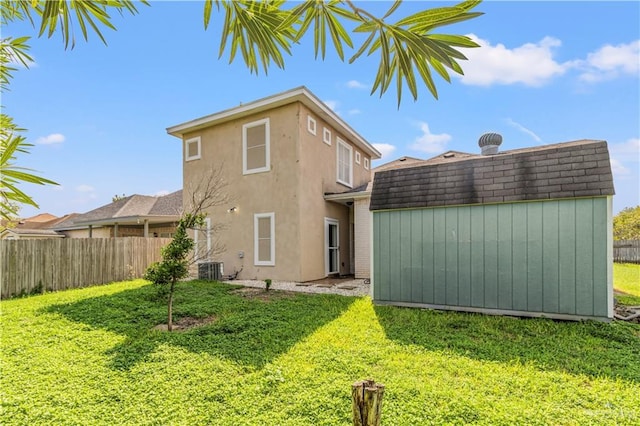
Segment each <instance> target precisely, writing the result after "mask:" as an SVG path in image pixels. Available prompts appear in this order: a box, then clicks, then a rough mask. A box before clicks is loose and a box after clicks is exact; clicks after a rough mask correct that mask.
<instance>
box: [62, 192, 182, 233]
mask: <svg viewBox="0 0 640 426" xmlns="http://www.w3.org/2000/svg"><path fill="white" fill-rule="evenodd" d="M181 214H182V190H179V191H176V192H173V193H171V194H168V195H165V196H162V197H152V196H149V195H138V194H135V195H130V196H128V197H124V198H121V199H119V200H116V201H114V202H112V203H109V204H106V205H104V206H102V207H98V208H97V209H94V210H91V211H89V212H87V213H83V214H79V215H77V216H75V217H73V218H70V219H68V220H65V221H64V222H62V223H59V224H57V225H56V226H54V227H53V229H56V230H67V229H78V228H86V227H87V226H89V225H111V224H115V223H118V224H140V220H147V221H148V222H149V223H162V222H171V221H178V220H179V219H180V215H181Z"/></svg>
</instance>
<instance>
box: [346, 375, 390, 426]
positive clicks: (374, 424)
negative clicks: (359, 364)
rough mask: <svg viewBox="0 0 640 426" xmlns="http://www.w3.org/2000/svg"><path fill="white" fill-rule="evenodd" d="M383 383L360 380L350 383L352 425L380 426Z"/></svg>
mask: <svg viewBox="0 0 640 426" xmlns="http://www.w3.org/2000/svg"><path fill="white" fill-rule="evenodd" d="M383 395H384V385H383V384H382V383H375V382H374V381H373V380H362V381H359V382H355V383H354V384H353V385H351V401H352V411H353V426H380V418H381V417H382V396H383Z"/></svg>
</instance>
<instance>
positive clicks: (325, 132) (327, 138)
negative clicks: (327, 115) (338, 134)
mask: <svg viewBox="0 0 640 426" xmlns="http://www.w3.org/2000/svg"><path fill="white" fill-rule="evenodd" d="M322 142H324V143H326V144H327V145H331V130H329V129H327V128H326V127H323V128H322Z"/></svg>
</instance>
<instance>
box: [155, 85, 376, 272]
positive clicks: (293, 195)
mask: <svg viewBox="0 0 640 426" xmlns="http://www.w3.org/2000/svg"><path fill="white" fill-rule="evenodd" d="M167 132H168V133H169V134H171V135H173V136H176V137H178V138H180V139H181V140H182V145H183V190H184V200H185V205H186V202H187V201H188V200H190V199H191V195H192V194H190V193H189V190H190V188H194V187H195V186H196V185H194V183H196V182H198V181H199V180H201V179H203V178H204V177H205V176H207V173H208V171H209V170H211V168H219V167H222V168H223V170H224V175H225V178H226V180H227V182H228V186H227V187H226V191H227V192H228V193H229V195H230V196H231V197H232V199H233V201H232V203H230V205H228V206H226V205H225V206H219V207H215V208H212V209H210V210H209V211H207V212H206V213H207V216H208V218H209V219H208V223H209V224H210V223H211V222H213V223H221V224H223V225H224V229H223V230H222V231H219V233H218V235H216V236H215V237H216V238H217V239H218V241H219V243H220V244H221V245H224V247H225V251H224V253H223V254H222V255H220V256H217V258H215V259H203V260H214V261H220V262H222V263H223V265H224V270H225V273H231V272H234V271H238V270H240V269H241V270H242V272H241V274H240V275H239V278H244V279H267V278H271V279H274V280H290V281H300V282H304V281H311V280H316V279H321V278H324V277H326V276H331V275H335V274H340V275H347V274H354V273H355V275H356V277H358V275H362V274H365V275H364V276H363V278H366V277H368V271H369V259H370V255H369V252H370V249H369V240H370V222H369V220H370V213H369V211H368V202H367V203H363V204H362V205H360V204H359V203H357V200H358V193H359V192H360V191H361V190H362V189H364V188H365V187H366V186H367V184H368V183H369V182H370V181H371V179H372V172H371V161H372V160H375V159H378V158H380V156H381V155H380V153H379V152H378V151H377V150H376V149H375V148H374V147H373V146H372V145H371V144H370V143H369V142H367V141H366V140H365V139H364V138H363V137H362V136H360V135H359V134H358V133H357V132H356V131H355V130H353V129H352V128H351V127H350V126H349V125H348V124H347V123H345V122H344V121H343V120H342V119H341V118H340V117H339V116H338V115H337V114H336V113H334V112H333V111H332V110H331V109H330V108H329V107H327V106H326V105H325V104H324V103H322V102H321V101H320V100H319V99H318V98H317V97H316V96H315V95H314V94H312V93H311V92H310V91H309V90H308V89H307V88H305V87H299V88H296V89H292V90H289V91H286V92H284V93H280V94H277V95H273V96H270V97H267V98H264V99H260V100H257V101H254V102H250V103H247V104H242V105H240V106H238V107H235V108H231V109H228V110H225V111H221V112H218V113H215V114H212V115H208V116H206V117H201V118H197V119H195V120H192V121H188V122H186V123H182V124H178V125H176V126H173V127H170V128H168V129H167ZM209 226H210V225H209ZM209 238H211V237H209ZM357 241H359V243H358V244H356V242H357ZM200 243H201V244H202V243H203V241H202V240H200ZM207 244H210V243H209V242H207ZM359 265H360V266H361V268H359ZM358 270H362V271H364V272H362V273H358V272H357V271H358Z"/></svg>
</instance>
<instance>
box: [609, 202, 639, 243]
mask: <svg viewBox="0 0 640 426" xmlns="http://www.w3.org/2000/svg"><path fill="white" fill-rule="evenodd" d="M613 239H614V240H640V206H635V207H627V208H625V209H622V211H621V212H620V213H618V214H617V215H615V217H614V218H613Z"/></svg>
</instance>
